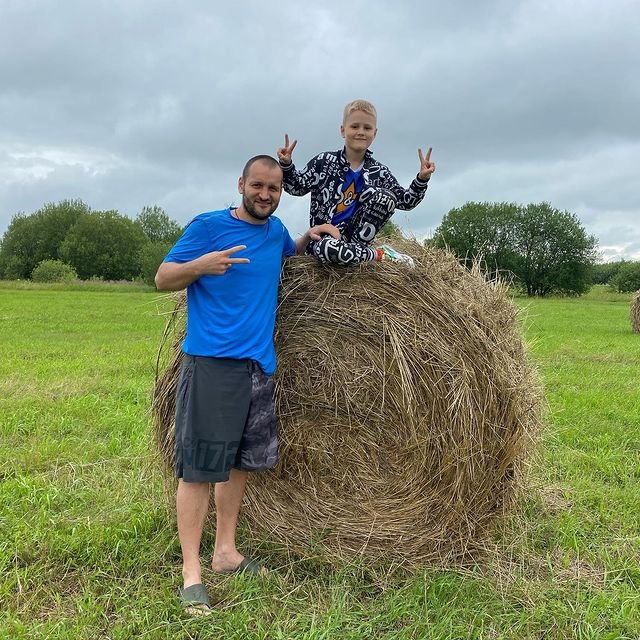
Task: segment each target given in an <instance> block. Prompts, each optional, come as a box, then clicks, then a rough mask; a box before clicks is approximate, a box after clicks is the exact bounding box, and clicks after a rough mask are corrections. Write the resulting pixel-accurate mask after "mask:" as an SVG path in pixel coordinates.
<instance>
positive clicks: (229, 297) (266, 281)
mask: <svg viewBox="0 0 640 640" xmlns="http://www.w3.org/2000/svg"><path fill="white" fill-rule="evenodd" d="M242 244H243V245H246V249H243V250H242V251H238V252H237V253H234V254H233V257H237V258H249V260H250V262H249V263H248V264H246V263H245V264H232V265H231V266H230V267H229V268H228V269H227V271H226V273H225V274H224V275H206V276H202V277H200V278H198V279H197V280H195V281H194V282H192V283H191V284H190V285H189V286H188V287H187V334H186V337H185V339H184V342H183V343H182V350H183V351H184V352H185V353H188V354H189V355H193V356H213V357H215V358H234V359H245V358H251V359H253V360H256V361H257V362H258V363H259V364H260V367H261V368H262V370H263V371H264V372H265V373H266V374H267V375H272V374H273V373H274V372H275V369H276V353H275V347H274V343H273V333H274V329H275V320H276V307H277V303H278V286H279V282H280V270H281V267H282V257H283V256H291V255H293V254H295V252H296V247H295V243H294V241H293V239H292V238H291V236H290V235H289V232H288V231H287V229H286V227H285V226H284V225H283V224H282V222H281V221H280V220H279V219H278V218H276V217H274V216H271V217H270V218H268V220H267V222H266V223H265V224H252V223H249V222H245V221H244V220H238V219H237V218H235V217H234V216H232V215H231V209H223V210H221V211H210V212H208V213H202V214H200V215H198V216H196V217H195V218H194V219H193V220H192V221H191V222H190V223H189V225H188V226H187V228H186V229H185V231H184V233H183V234H182V237H181V238H180V239H179V240H178V242H177V243H176V244H175V246H174V247H173V248H172V249H171V251H170V252H169V253H168V254H167V256H166V257H165V259H164V262H177V263H184V262H189V261H191V260H195V259H196V258H199V257H200V256H202V255H204V254H205V253H209V252H211V251H223V250H225V249H230V248H231V247H235V246H238V245H242Z"/></svg>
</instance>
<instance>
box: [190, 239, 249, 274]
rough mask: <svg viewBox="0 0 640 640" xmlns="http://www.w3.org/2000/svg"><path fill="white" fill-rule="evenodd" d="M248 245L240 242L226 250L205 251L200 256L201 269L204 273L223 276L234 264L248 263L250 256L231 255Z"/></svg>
mask: <svg viewBox="0 0 640 640" xmlns="http://www.w3.org/2000/svg"><path fill="white" fill-rule="evenodd" d="M246 248H247V246H246V245H244V244H239V245H238V246H236V247H231V248H230V249H225V250H224V251H211V253H205V254H204V255H203V256H201V257H200V258H198V261H199V262H200V264H199V265H198V266H199V269H200V270H201V271H202V274H203V275H204V274H208V275H212V276H222V275H224V274H225V273H226V272H227V269H228V268H229V267H230V266H231V265H232V264H247V263H248V262H249V258H232V257H231V256H232V255H233V254H234V253H237V252H238V251H242V250H243V249H246Z"/></svg>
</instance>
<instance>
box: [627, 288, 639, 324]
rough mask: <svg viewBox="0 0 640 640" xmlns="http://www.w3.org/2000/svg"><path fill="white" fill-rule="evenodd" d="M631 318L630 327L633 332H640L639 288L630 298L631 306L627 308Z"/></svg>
mask: <svg viewBox="0 0 640 640" xmlns="http://www.w3.org/2000/svg"><path fill="white" fill-rule="evenodd" d="M629 317H630V319H631V329H632V331H633V332H634V333H640V290H639V291H636V292H635V293H634V295H633V298H631V308H630V309H629Z"/></svg>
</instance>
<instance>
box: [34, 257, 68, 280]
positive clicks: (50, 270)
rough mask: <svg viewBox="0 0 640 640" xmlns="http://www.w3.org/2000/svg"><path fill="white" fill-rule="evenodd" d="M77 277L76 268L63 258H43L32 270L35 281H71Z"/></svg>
mask: <svg viewBox="0 0 640 640" xmlns="http://www.w3.org/2000/svg"><path fill="white" fill-rule="evenodd" d="M77 277H78V274H77V273H76V270H75V269H74V268H73V267H72V266H71V265H70V264H67V263H66V262H62V260H42V261H41V262H39V263H38V264H37V266H36V267H35V268H34V269H33V271H32V272H31V279H32V280H33V281H34V282H71V281H72V280H76V279H77Z"/></svg>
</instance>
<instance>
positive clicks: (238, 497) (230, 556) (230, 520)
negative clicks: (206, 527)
mask: <svg viewBox="0 0 640 640" xmlns="http://www.w3.org/2000/svg"><path fill="white" fill-rule="evenodd" d="M248 475H249V474H248V473H247V472H246V471H238V469H231V473H230V474H229V480H227V482H216V486H215V500H216V543H215V547H214V550H213V558H212V559H211V568H212V569H213V570H214V571H219V572H224V571H232V570H233V569H235V568H236V567H237V566H238V565H239V564H240V563H241V562H242V560H243V559H244V556H243V555H242V554H240V553H239V552H238V550H237V549H236V528H237V526H238V514H239V513H240V505H241V504H242V498H243V496H244V490H245V487H246V486H247V477H248Z"/></svg>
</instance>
